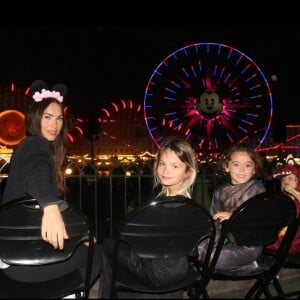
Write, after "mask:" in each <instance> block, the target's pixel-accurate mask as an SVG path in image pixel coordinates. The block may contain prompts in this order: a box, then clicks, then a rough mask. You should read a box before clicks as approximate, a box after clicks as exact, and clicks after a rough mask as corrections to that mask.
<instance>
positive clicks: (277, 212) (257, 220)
mask: <svg viewBox="0 0 300 300" xmlns="http://www.w3.org/2000/svg"><path fill="white" fill-rule="evenodd" d="M295 220H296V207H295V203H294V202H293V200H292V199H291V198H290V197H288V196H287V195H285V194H283V193H281V192H276V193H271V192H264V193H261V194H258V195H256V196H254V197H252V198H250V199H248V200H247V201H246V202H244V203H243V204H242V205H241V206H240V207H239V208H238V209H237V210H236V211H235V212H234V213H233V214H232V216H231V217H230V219H229V220H226V221H224V222H223V224H222V233H221V238H220V241H219V243H218V245H217V250H216V252H215V257H214V260H217V258H218V256H219V254H220V251H221V249H222V247H223V244H224V240H225V239H226V237H228V235H231V236H233V237H234V240H235V242H236V243H237V244H238V245H241V246H265V245H268V244H271V243H273V242H274V241H275V240H277V238H278V234H279V232H280V231H281V230H282V229H283V228H284V227H286V226H288V227H289V231H288V233H289V234H287V235H286V237H285V239H284V241H285V242H284V243H282V244H281V247H280V250H278V251H277V253H276V256H277V257H278V259H280V260H281V259H282V258H283V257H284V256H286V255H287V251H288V249H287V248H288V247H289V245H290V244H291V240H292V238H293V234H294V224H295ZM278 266H279V263H278Z"/></svg>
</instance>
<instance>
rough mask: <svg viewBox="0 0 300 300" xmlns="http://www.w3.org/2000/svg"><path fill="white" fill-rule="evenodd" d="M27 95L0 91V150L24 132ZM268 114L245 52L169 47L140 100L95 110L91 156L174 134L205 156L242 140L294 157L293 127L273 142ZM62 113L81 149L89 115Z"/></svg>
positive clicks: (261, 80)
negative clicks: (84, 118)
mask: <svg viewBox="0 0 300 300" xmlns="http://www.w3.org/2000/svg"><path fill="white" fill-rule="evenodd" d="M29 93H30V90H29V89H28V88H25V89H16V87H15V86H14V84H13V83H12V84H11V86H10V87H7V88H2V89H0V146H2V147H1V149H0V151H4V152H5V151H7V149H13V148H14V146H16V145H17V144H18V143H19V142H20V141H21V140H22V139H23V138H24V137H25V134H26V128H25V122H24V119H25V117H24V112H25V108H26V105H27V103H28V101H30V94H29ZM83 100H84V99H83ZM66 109H68V108H66ZM272 116H273V101H272V93H271V88H270V85H269V83H268V81H267V79H266V77H265V75H264V73H263V72H262V70H261V69H260V68H259V66H258V65H257V64H256V63H255V62H254V61H253V60H252V59H251V58H250V57H249V56H247V55H246V54H245V53H243V52H241V51H239V50H238V49H235V48H234V47H231V46H228V45H225V44H220V43H196V44H190V45H187V46H185V47H183V48H180V49H178V50H176V51H174V52H172V53H171V54H170V55H168V56H167V57H166V58H164V59H163V60H162V61H161V62H160V64H159V65H158V66H157V67H156V68H155V69H154V71H153V73H152V75H151V77H150V79H149V81H148V83H147V85H146V89H145V93H144V101H143V104H139V103H135V102H134V101H132V100H124V99H121V100H120V101H114V102H112V103H110V104H109V105H108V106H107V107H102V108H99V114H98V115H97V117H96V118H95V121H96V122H99V126H98V127H97V128H99V132H95V133H93V135H94V134H95V136H97V137H98V138H99V137H100V142H99V144H100V145H101V146H100V147H99V149H97V139H95V144H96V145H95V150H96V152H95V154H96V155H97V154H99V155H100V154H108V153H105V152H112V151H113V152H114V153H111V154H119V153H118V152H120V148H122V151H121V152H122V154H123V155H124V154H125V152H126V149H128V150H129V152H130V150H131V153H130V154H136V155H138V153H142V152H145V151H149V152H153V151H155V150H156V148H157V147H159V144H160V141H161V140H162V139H163V137H164V136H166V135H175V134H176V135H180V136H182V137H184V138H185V139H186V140H188V141H189V142H190V143H191V144H192V145H193V147H194V149H195V152H196V153H198V155H200V156H201V157H204V158H206V159H210V158H211V157H217V156H218V155H219V154H220V152H222V151H223V149H224V148H226V147H227V146H229V145H230V144H232V143H241V142H246V143H248V144H250V145H252V146H253V147H255V148H256V149H257V151H264V152H265V153H273V152H274V151H275V152H274V153H275V154H276V152H278V149H279V150H280V151H281V154H282V151H283V152H285V150H286V151H288V152H287V153H286V154H288V153H291V152H292V153H293V154H294V156H299V154H300V153H299V151H300V146H299V144H300V143H299V138H300V132H299V131H300V125H291V126H290V127H289V126H287V129H289V133H291V134H292V135H291V136H289V137H287V140H286V141H285V143H279V144H276V145H274V142H273V140H272V134H271V130H270V128H271V125H272ZM69 117H70V118H69V119H70V120H71V122H70V124H71V126H70V131H69V134H68V136H69V140H70V142H71V143H74V145H76V142H77V141H78V140H80V142H79V143H77V145H79V144H80V145H81V146H82V145H83V143H82V141H83V140H84V136H85V135H86V134H87V133H86V132H85V129H86V128H88V127H86V122H88V121H89V120H86V121H84V120H82V119H81V118H80V117H74V116H72V115H71V113H69ZM92 139H93V137H92ZM86 140H87V139H86ZM288 144H289V145H288ZM105 145H109V146H105ZM126 147H127V148H126ZM4 148H5V149H6V150H5V149H4ZM74 149H75V147H74ZM124 149H125V150H124ZM82 151H84V149H82ZM85 152H86V151H85ZM98 152H100V153H98Z"/></svg>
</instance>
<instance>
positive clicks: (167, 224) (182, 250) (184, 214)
mask: <svg viewBox="0 0 300 300" xmlns="http://www.w3.org/2000/svg"><path fill="white" fill-rule="evenodd" d="M214 239H215V224H214V221H213V219H212V217H211V215H210V213H209V212H208V211H207V210H206V209H205V208H204V207H202V206H199V205H197V204H196V203H195V202H194V201H193V200H192V199H189V198H186V197H183V196H174V197H166V198H162V199H159V200H153V201H150V202H148V203H146V204H144V205H142V206H140V207H138V208H136V209H135V210H134V211H132V212H131V213H130V214H129V215H128V216H127V217H126V218H125V219H124V221H123V222H122V223H121V224H120V226H119V230H118V232H117V237H116V244H115V252H114V264H113V265H114V266H113V272H112V285H111V297H112V298H117V297H118V295H120V292H127V293H128V292H130V295H131V297H132V298H134V297H136V294H137V293H139V294H144V295H145V294H146V295H148V297H150V296H153V295H155V294H156V296H158V295H160V297H165V296H166V295H169V294H168V293H172V292H176V291H179V290H182V291H186V292H187V293H189V295H190V296H191V297H197V295H196V294H193V295H192V294H191V293H193V292H195V291H196V292H199V290H195V289H193V286H194V284H197V286H198V288H199V287H201V285H202V283H206V281H205V280H203V279H204V277H205V272H206V269H207V268H208V266H209V258H210V255H211V251H212V249H213V244H214ZM203 240H208V241H209V243H208V244H209V247H208V251H207V255H206V264H205V265H203V266H202V269H201V271H200V272H199V271H198V270H197V268H195V265H194V259H195V257H197V255H198V252H197V245H198V243H200V242H201V241H203ZM120 243H128V244H129V245H130V246H131V247H132V249H134V250H135V252H136V253H137V254H138V256H140V257H141V258H148V259H159V258H177V257H184V256H186V257H187V259H188V262H189V264H188V272H187V274H186V276H185V277H184V278H183V279H182V280H181V281H180V282H176V283H175V282H173V283H172V282H171V283H170V284H169V285H167V286H164V287H155V286H153V284H151V283H149V284H147V283H143V282H141V281H139V280H138V278H136V277H134V276H132V275H130V274H129V273H128V271H127V270H124V269H123V268H122V266H121V265H120V264H118V259H117V257H118V247H119V245H120ZM149 294H151V295H149ZM127 295H128V294H127ZM162 295H164V296H162ZM140 297H144V296H141V295H140Z"/></svg>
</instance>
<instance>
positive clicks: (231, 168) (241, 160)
mask: <svg viewBox="0 0 300 300" xmlns="http://www.w3.org/2000/svg"><path fill="white" fill-rule="evenodd" d="M225 170H226V172H229V174H230V177H231V183H232V184H241V183H246V182H248V181H249V180H250V179H251V178H252V177H253V175H254V174H255V163H254V161H253V160H252V159H251V158H250V156H249V154H248V153H247V152H233V153H232V154H231V157H230V160H229V162H228V166H227V168H225Z"/></svg>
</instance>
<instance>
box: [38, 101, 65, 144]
mask: <svg viewBox="0 0 300 300" xmlns="http://www.w3.org/2000/svg"><path fill="white" fill-rule="evenodd" d="M63 119H64V118H63V112H62V109H61V106H60V105H59V104H58V103H56V102H52V103H50V104H49V106H48V107H47V108H46V109H45V111H44V113H43V116H42V120H41V132H42V135H43V137H44V138H46V139H47V140H48V141H50V142H53V141H55V139H56V137H57V136H58V135H59V133H60V131H61V129H62V126H63Z"/></svg>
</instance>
